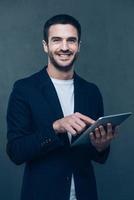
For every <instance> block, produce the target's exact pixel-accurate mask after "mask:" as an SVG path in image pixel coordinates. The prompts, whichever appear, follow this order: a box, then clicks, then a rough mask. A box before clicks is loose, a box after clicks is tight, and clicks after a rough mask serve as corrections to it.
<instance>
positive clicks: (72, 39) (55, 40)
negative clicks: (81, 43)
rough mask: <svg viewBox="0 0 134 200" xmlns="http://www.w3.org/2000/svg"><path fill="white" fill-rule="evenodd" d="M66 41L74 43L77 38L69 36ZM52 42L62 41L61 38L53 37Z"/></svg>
mask: <svg viewBox="0 0 134 200" xmlns="http://www.w3.org/2000/svg"><path fill="white" fill-rule="evenodd" d="M66 41H67V42H68V43H76V42H77V39H76V38H69V39H67V40H66ZM52 42H62V39H60V38H53V39H52Z"/></svg>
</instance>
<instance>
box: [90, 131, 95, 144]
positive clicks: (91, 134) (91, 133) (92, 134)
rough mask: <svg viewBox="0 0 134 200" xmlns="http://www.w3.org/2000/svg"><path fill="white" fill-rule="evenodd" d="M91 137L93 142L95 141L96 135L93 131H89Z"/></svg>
mask: <svg viewBox="0 0 134 200" xmlns="http://www.w3.org/2000/svg"><path fill="white" fill-rule="evenodd" d="M89 137H90V140H91V142H92V143H94V142H95V136H94V133H93V132H90V133H89Z"/></svg>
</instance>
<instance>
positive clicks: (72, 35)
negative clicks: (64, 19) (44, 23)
mask: <svg viewBox="0 0 134 200" xmlns="http://www.w3.org/2000/svg"><path fill="white" fill-rule="evenodd" d="M43 45H44V50H45V52H46V53H48V58H49V64H50V65H53V66H54V67H55V68H57V69H58V70H60V71H69V70H71V69H72V67H73V63H74V61H75V60H76V58H77V55H78V51H79V42H78V33H77V30H76V28H75V27H74V26H72V25H70V24H56V25H52V26H51V27H50V28H49V33H48V43H46V42H44V43H43Z"/></svg>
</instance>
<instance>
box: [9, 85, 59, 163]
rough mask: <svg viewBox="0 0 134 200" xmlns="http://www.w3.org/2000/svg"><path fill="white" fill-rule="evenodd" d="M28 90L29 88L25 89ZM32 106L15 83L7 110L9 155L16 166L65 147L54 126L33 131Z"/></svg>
mask: <svg viewBox="0 0 134 200" xmlns="http://www.w3.org/2000/svg"><path fill="white" fill-rule="evenodd" d="M25 90H27V88H25ZM31 119H32V116H31V111H30V106H29V104H28V102H27V101H26V98H25V94H24V91H23V90H21V87H20V84H18V83H15V85H14V88H13V91H12V93H11V95H10V98H9V103H8V109H7V146H6V150H7V154H8V155H9V157H10V159H11V160H12V161H13V162H14V163H16V164H22V163H24V162H28V161H31V160H34V159H37V158H39V157H41V156H44V155H46V154H48V153H49V152H51V151H53V150H56V149H59V148H61V147H62V146H63V143H62V141H61V140H60V139H59V137H58V136H57V135H56V134H55V132H54V130H53V127H52V125H51V124H50V125H48V126H46V127H45V130H33V128H32V127H33V126H32V123H33V122H32V120H31Z"/></svg>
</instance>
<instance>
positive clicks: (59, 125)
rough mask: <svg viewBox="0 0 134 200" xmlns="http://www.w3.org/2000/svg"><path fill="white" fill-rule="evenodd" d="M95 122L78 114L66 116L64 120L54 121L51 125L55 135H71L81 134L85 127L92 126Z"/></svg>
mask: <svg viewBox="0 0 134 200" xmlns="http://www.w3.org/2000/svg"><path fill="white" fill-rule="evenodd" d="M94 122H95V121H94V120H93V119H91V118H90V117H87V116H86V115H83V114H81V113H79V112H76V113H73V114H72V115H68V116H66V117H64V118H61V119H59V120H56V121H55V122H54V123H53V129H54V130H55V132H56V133H64V132H69V133H71V134H72V135H77V134H79V133H81V132H82V131H83V130H84V129H85V127H86V126H87V125H91V124H93V123H94Z"/></svg>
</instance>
